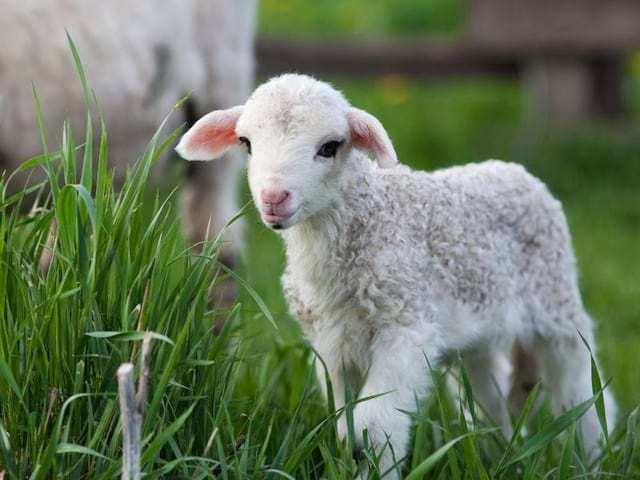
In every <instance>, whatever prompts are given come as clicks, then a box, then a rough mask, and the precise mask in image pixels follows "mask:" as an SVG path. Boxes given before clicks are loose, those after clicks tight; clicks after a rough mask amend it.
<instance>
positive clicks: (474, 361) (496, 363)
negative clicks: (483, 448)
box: [462, 347, 513, 439]
mask: <svg viewBox="0 0 640 480" xmlns="http://www.w3.org/2000/svg"><path fill="white" fill-rule="evenodd" d="M462 362H463V366H464V369H465V372H466V373H467V375H468V377H469V382H470V383H471V388H472V389H473V396H474V399H475V401H476V403H477V404H479V405H480V407H481V408H482V410H483V411H484V412H485V413H486V414H487V416H488V417H489V418H490V419H491V420H492V421H493V422H495V424H496V425H498V426H499V427H501V428H502V432H503V433H504V436H505V437H506V438H507V439H508V438H511V433H512V431H513V429H512V427H511V419H510V417H509V411H508V409H507V401H506V397H507V394H508V392H509V376H510V373H511V367H510V365H509V361H508V359H507V358H506V356H505V355H504V353H503V352H501V351H500V350H499V349H497V348H495V347H488V348H476V349H474V350H472V351H468V352H465V353H464V354H463V355H462Z"/></svg>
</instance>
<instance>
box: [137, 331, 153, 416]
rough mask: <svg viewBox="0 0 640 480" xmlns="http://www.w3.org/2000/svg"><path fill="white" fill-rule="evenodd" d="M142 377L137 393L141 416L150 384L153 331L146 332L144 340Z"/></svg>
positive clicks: (141, 356) (141, 366)
mask: <svg viewBox="0 0 640 480" xmlns="http://www.w3.org/2000/svg"><path fill="white" fill-rule="evenodd" d="M140 358H141V365H140V379H139V380H138V394H137V395H136V403H137V406H138V413H139V414H140V417H142V416H143V415H144V404H145V403H146V401H147V391H148V385H149V371H150V364H151V333H150V332H146V333H145V334H144V340H143V341H142V354H141V355H140Z"/></svg>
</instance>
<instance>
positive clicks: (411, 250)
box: [357, 161, 574, 309]
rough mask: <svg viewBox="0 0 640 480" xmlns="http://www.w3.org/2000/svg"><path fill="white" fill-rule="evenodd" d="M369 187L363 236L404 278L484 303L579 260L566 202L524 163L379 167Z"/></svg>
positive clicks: (362, 243)
mask: <svg viewBox="0 0 640 480" xmlns="http://www.w3.org/2000/svg"><path fill="white" fill-rule="evenodd" d="M364 197H365V198H366V201H364V202H363V203H362V205H361V208H362V209H363V211H362V215H361V219H360V223H361V224H362V225H361V226H360V229H361V231H360V232H359V234H358V235H360V239H359V240H358V241H357V243H358V244H359V248H360V249H362V250H364V252H363V256H364V257H368V258H373V259H374V260H372V262H374V265H375V268H373V271H377V272H380V274H381V275H382V272H384V271H386V272H387V274H388V275H389V276H390V277H391V278H393V277H394V276H395V277H397V278H398V282H397V283H398V284H402V283H404V284H405V285H413V286H414V287H415V288H417V289H419V290H421V291H432V292H442V291H444V292H446V293H448V294H450V295H451V296H452V297H453V298H455V299H456V300H462V301H463V303H467V304H470V305H471V306H472V308H474V309H483V308H485V307H487V306H490V304H495V303H500V302H503V301H504V300H505V299H506V298H508V297H513V296H514V295H519V294H521V293H522V290H523V289H528V288H530V287H531V285H533V284H534V283H535V279H536V278H538V277H543V276H545V275H547V273H548V272H549V271H551V270H553V269H555V268H564V269H573V262H574V260H573V254H572V251H571V245H570V238H569V232H568V228H567V226H566V220H565V217H564V213H563V211H562V207H561V205H560V203H559V202H558V201H557V200H556V199H555V198H553V196H552V195H551V194H550V192H549V191H548V189H547V188H546V186H545V185H544V184H543V183H542V182H541V181H540V180H538V179H537V178H535V177H534V176H532V175H531V174H529V173H528V172H527V171H526V170H525V169H524V168H523V167H522V166H520V165H517V164H511V163H505V162H500V161H487V162H483V163H478V164H470V165H465V166H459V167H452V168H448V169H444V170H439V171H436V172H433V173H426V172H416V171H412V170H411V169H409V168H407V167H398V168H396V169H392V170H378V171H377V172H376V179H375V180H374V181H372V182H371V185H370V192H369V194H366V195H365V196H364ZM391 278H390V279H388V280H386V281H387V282H388V283H394V282H393V280H392V279H391Z"/></svg>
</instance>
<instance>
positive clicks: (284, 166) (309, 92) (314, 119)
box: [176, 74, 397, 229]
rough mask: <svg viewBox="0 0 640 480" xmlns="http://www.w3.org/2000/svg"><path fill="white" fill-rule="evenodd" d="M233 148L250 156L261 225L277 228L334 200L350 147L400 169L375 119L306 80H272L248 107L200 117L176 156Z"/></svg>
mask: <svg viewBox="0 0 640 480" xmlns="http://www.w3.org/2000/svg"><path fill="white" fill-rule="evenodd" d="M235 146H241V147H244V148H245V149H246V150H247V153H248V154H249V168H248V171H249V186H250V189H251V193H252V195H253V199H254V202H255V204H256V206H257V207H258V209H259V210H260V213H261V216H262V220H263V221H264V223H265V224H267V225H268V226H270V227H272V228H274V229H280V228H288V227H290V226H292V225H295V224H297V223H300V222H303V221H305V220H307V219H308V218H310V217H311V216H313V215H316V214H321V213H322V212H323V211H325V210H326V209H329V208H332V205H335V202H336V201H339V199H338V198H337V197H338V196H339V195H340V185H341V184H342V182H341V180H342V178H343V177H344V175H345V174H347V173H349V168H350V167H353V165H350V164H349V161H348V160H349V159H350V155H351V154H352V151H353V149H357V150H365V151H367V152H370V153H371V154H373V156H374V157H375V158H376V159H377V162H378V164H379V165H380V166H381V167H383V168H386V167H391V166H394V165H395V164H396V163H397V158H396V154H395V151H394V149H393V145H392V144H391V140H390V139H389V136H388V135H387V133H386V131H385V130H384V128H383V127H382V125H381V124H380V122H379V121H378V120H377V119H376V118H375V117H373V116H372V115H370V114H368V113H367V112H365V111H363V110H359V109H357V108H353V107H352V106H351V105H350V104H349V102H347V100H346V99H345V98H344V97H343V96H342V94H341V93H340V92H338V91H337V90H335V89H334V88H333V87H331V86H330V85H329V84H327V83H324V82H321V81H318V80H315V79H313V78H311V77H308V76H305V75H294V74H288V75H283V76H280V77H276V78H274V79H272V80H270V81H268V82H267V83H265V84H263V85H262V86H260V87H259V88H258V89H257V90H256V91H255V92H254V93H253V95H252V96H251V98H249V100H248V101H247V103H246V104H245V105H243V106H238V107H233V108H230V109H227V110H217V111H214V112H211V113H209V114H207V115H205V116H204V117H203V118H201V119H200V120H198V122H196V123H195V125H194V126H193V127H192V128H191V129H190V130H189V131H188V132H187V133H186V134H185V135H184V136H183V137H182V139H181V141H180V143H179V144H178V147H177V148H176V150H177V151H178V153H179V154H180V155H181V156H182V157H183V158H186V159H187V160H212V159H214V158H217V157H219V156H220V155H222V154H223V153H224V152H226V151H227V150H228V149H229V148H232V147H235Z"/></svg>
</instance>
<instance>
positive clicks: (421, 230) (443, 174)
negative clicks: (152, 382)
mask: <svg viewBox="0 0 640 480" xmlns="http://www.w3.org/2000/svg"><path fill="white" fill-rule="evenodd" d="M238 145H244V146H245V148H246V149H247V151H248V154H249V164H248V178H249V186H250V189H251V193H252V196H253V200H254V202H255V204H256V206H257V207H258V209H259V211H260V214H261V218H262V220H263V222H264V223H265V224H266V225H267V226H268V227H270V228H272V229H273V230H275V231H277V232H278V233H279V234H280V235H281V236H282V238H283V239H284V242H285V244H286V255H287V266H286V270H285V273H284V275H283V277H282V286H283V290H284V293H285V296H286V298H287V301H288V303H289V306H290V309H291V313H292V314H293V315H294V316H295V317H297V319H298V320H299V322H300V324H301V326H302V329H303V331H304V333H305V335H306V336H307V337H308V339H309V340H310V342H311V344H312V345H313V347H314V348H315V350H316V351H317V352H318V354H319V355H320V356H321V357H322V358H323V360H324V363H325V364H326V366H327V368H328V371H329V375H330V377H331V380H332V384H333V389H334V394H335V402H336V405H337V406H338V407H340V406H343V405H344V404H345V388H346V387H347V385H345V383H344V378H345V377H346V378H347V379H348V382H349V384H350V385H349V387H350V388H351V389H352V391H355V389H356V388H357V386H358V385H362V387H361V389H360V391H359V393H358V397H359V398H364V397H369V396H374V395H380V396H378V397H376V398H374V399H372V400H368V401H364V402H361V403H359V404H357V406H356V407H355V409H354V422H355V430H356V436H357V441H358V442H360V443H361V442H362V441H363V440H362V439H363V436H362V432H363V430H364V429H367V431H368V435H369V439H370V441H371V443H372V445H373V446H374V447H375V448H376V449H377V450H378V451H379V452H381V465H380V466H381V470H386V469H389V468H391V467H392V466H393V464H394V458H395V459H397V460H400V459H402V458H403V457H404V456H405V455H406V453H407V443H408V439H409V434H410V418H409V416H408V415H406V414H405V413H402V411H412V410H414V409H415V395H416V394H417V395H418V396H423V395H425V394H426V393H427V391H428V389H429V386H430V385H429V384H430V378H431V377H430V373H429V366H428V364H427V361H426V359H428V361H429V363H430V364H431V365H437V364H438V362H441V361H443V360H444V359H446V358H447V355H448V354H450V353H451V352H460V353H461V356H462V358H463V364H464V366H465V368H466V370H467V372H468V375H469V377H470V381H471V384H472V387H473V389H474V393H475V396H476V399H477V400H478V401H479V403H480V404H481V405H482V406H483V407H484V408H485V409H486V411H487V412H488V413H489V415H490V417H491V418H492V419H493V420H495V421H496V422H497V423H498V424H499V425H500V426H501V427H502V429H503V431H504V433H505V435H506V436H509V435H511V432H512V427H511V423H510V418H509V414H508V409H507V405H508V402H507V399H506V398H505V395H506V392H507V391H508V386H509V384H510V383H514V384H515V383H517V382H518V381H519V379H521V378H531V375H532V372H530V371H526V369H527V368H528V367H531V366H533V365H535V364H537V365H538V366H539V372H537V373H535V376H537V375H538V374H539V375H540V378H541V379H542V382H543V384H544V385H545V387H546V390H548V391H549V393H550V396H551V403H552V406H553V409H554V411H555V413H556V414H559V413H561V412H562V411H563V409H565V408H568V407H571V406H573V405H575V404H576V403H578V402H581V401H583V400H586V399H588V398H590V397H591V396H592V386H591V377H590V357H589V352H588V349H587V348H586V346H585V345H584V343H583V342H582V341H581V339H580V337H579V333H578V332H580V333H581V334H582V335H583V336H584V337H585V339H586V340H587V341H588V342H589V343H592V342H593V325H592V321H591V319H590V318H589V316H588V315H587V313H586V312H585V309H584V306H583V304H582V300H581V296H580V292H579V290H578V282H577V275H576V260H575V258H574V254H573V250H572V246H571V238H570V234H569V230H568V227H567V222H566V219H565V215H564V213H563V210H562V206H561V204H560V203H559V202H558V201H557V200H556V199H555V198H554V197H553V196H552V195H551V194H550V193H549V191H548V189H547V188H546V186H545V185H544V184H543V183H542V182H541V181H540V180H538V179H536V178H535V177H533V176H532V175H530V174H529V173H527V171H526V170H525V169H524V168H523V167H522V166H519V165H516V164H510V163H504V162H501V161H496V160H491V161H487V162H484V163H479V164H470V165H466V166H458V167H452V168H448V169H444V170H439V171H435V172H432V173H426V172H419V171H414V170H411V169H410V168H408V167H406V166H403V165H400V164H398V160H397V157H396V153H395V151H394V148H393V145H392V143H391V140H390V139H389V136H388V134H387V133H386V131H385V130H384V128H383V126H382V125H381V123H380V122H379V121H378V120H377V119H376V118H375V117H373V116H372V115H370V114H368V113H366V112H364V111H362V110H359V109H357V108H355V107H352V106H351V105H350V104H349V103H348V101H347V100H346V99H345V98H344V97H343V95H342V94H341V93H340V92H338V91H336V90H335V89H334V88H332V87H331V86H330V85H329V84H327V83H324V82H321V81H318V80H316V79H313V78H311V77H308V76H304V75H294V74H287V75H283V76H280V77H277V78H274V79H271V80H270V81H268V82H267V83H265V84H263V85H262V86H260V87H259V88H258V89H257V90H255V92H254V93H253V95H252V96H251V97H250V98H249V100H248V101H247V102H246V104H245V105H244V106H237V107H234V108H231V109H228V110H222V111H214V112H212V113H209V114H208V115H206V116H204V117H203V118H202V119H200V120H199V121H198V122H196V124H195V125H194V126H193V128H192V129H190V130H189V131H188V132H187V133H186V134H185V135H184V136H183V137H182V139H181V140H180V143H179V144H178V147H177V151H178V152H179V154H180V155H181V156H182V157H184V158H185V159H187V160H210V159H212V158H215V157H218V156H219V155H220V154H222V153H223V152H225V151H227V150H228V149H231V148H233V147H236V146H238ZM368 154H370V155H372V156H373V157H375V159H376V162H373V161H372V160H371V159H370V158H369V156H368ZM514 342H518V345H519V348H523V349H524V350H525V351H526V352H527V355H530V356H531V358H534V359H535V362H518V364H516V365H514V366H513V368H516V369H517V368H520V369H521V370H522V371H517V370H515V371H514V372H513V377H512V378H509V370H510V369H509V368H507V367H505V362H504V361H503V360H504V356H503V352H504V351H505V350H506V349H507V348H509V346H510V345H512V344H514ZM317 363H318V364H319V363H320V362H317ZM343 366H344V367H345V368H346V370H347V372H348V375H346V376H345V375H343V372H344V370H343ZM318 368H319V369H320V370H319V372H318V373H319V375H318V379H319V381H320V383H321V384H323V382H324V373H323V371H322V367H318ZM322 386H323V390H324V389H326V385H324V384H323V385H322ZM501 389H503V391H500V390H501ZM325 393H326V392H325ZM605 405H606V409H607V415H608V420H609V422H610V424H612V423H611V422H613V421H614V413H615V405H614V402H613V399H612V398H611V396H610V394H609V393H608V391H606V392H605ZM339 430H340V431H341V434H342V435H344V434H345V424H344V422H342V423H341V424H340V426H339ZM581 431H582V439H583V442H584V445H585V447H586V450H587V452H589V453H590V454H591V455H592V456H593V455H595V454H596V453H597V451H598V448H599V442H600V439H601V429H600V426H599V423H598V419H597V415H596V412H595V409H593V408H592V409H591V410H590V411H589V412H588V413H587V414H586V415H585V416H584V417H583V418H582V420H581ZM387 441H388V445H387V446H386V448H385V445H386V444H387ZM392 475H394V474H392Z"/></svg>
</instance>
